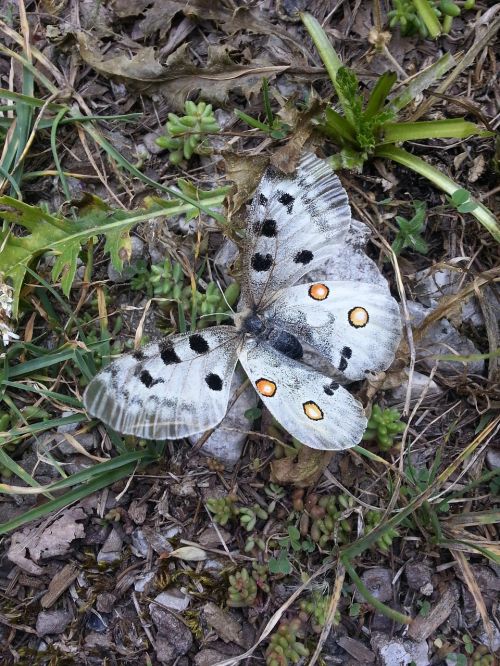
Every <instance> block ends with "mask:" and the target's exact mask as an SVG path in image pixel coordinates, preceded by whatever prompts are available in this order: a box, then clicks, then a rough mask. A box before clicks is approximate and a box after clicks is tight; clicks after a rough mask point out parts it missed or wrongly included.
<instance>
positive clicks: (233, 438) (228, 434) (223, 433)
mask: <svg viewBox="0 0 500 666" xmlns="http://www.w3.org/2000/svg"><path fill="white" fill-rule="evenodd" d="M243 381H244V376H243V374H242V373H240V372H238V371H237V372H235V373H234V377H233V381H232V383H231V393H230V398H229V404H231V401H232V400H233V398H234V396H235V394H236V392H237V391H238V389H239V388H240V387H241V384H242V383H243ZM256 405H257V393H256V391H255V390H254V389H253V388H252V386H248V387H247V388H246V389H245V390H244V391H243V393H242V394H241V395H240V396H239V397H238V399H237V400H236V402H235V403H234V404H233V405H232V407H231V408H230V409H229V411H228V412H227V414H226V416H225V417H224V418H223V419H222V421H221V423H219V425H218V426H216V428H215V430H214V432H213V433H212V434H211V435H210V436H209V438H208V439H207V441H206V442H205V443H204V444H203V447H202V449H201V452H202V453H204V454H206V455H209V456H212V457H213V458H216V459H217V460H220V461H221V462H222V463H223V464H224V466H225V467H227V468H228V469H232V468H233V467H234V466H235V465H236V463H237V462H238V460H239V459H240V457H241V452H242V451H243V447H244V445H245V442H246V440H247V432H248V431H249V430H251V429H252V424H251V422H250V421H249V420H248V419H247V418H246V417H245V412H247V411H248V410H249V409H252V408H254V407H256ZM201 436H202V435H193V436H192V437H190V438H189V441H190V442H191V444H193V445H195V444H196V443H197V442H198V440H199V439H200V437H201Z"/></svg>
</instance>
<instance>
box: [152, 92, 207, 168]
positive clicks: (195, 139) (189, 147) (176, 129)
mask: <svg viewBox="0 0 500 666" xmlns="http://www.w3.org/2000/svg"><path fill="white" fill-rule="evenodd" d="M184 112H185V115H184V116H177V115H176V114H175V113H169V114H168V122H167V124H166V127H165V134H164V136H160V137H158V138H157V139H156V143H157V145H158V146H160V148H166V149H167V150H168V151H169V152H170V155H169V159H170V162H171V163H172V164H180V162H182V161H183V160H189V159H190V158H191V157H192V156H193V154H195V153H196V154H198V155H207V154H209V153H210V150H209V149H208V148H207V146H206V145H204V138H205V135H206V134H210V133H213V132H218V131H219V129H220V128H219V125H218V124H217V121H216V120H215V116H214V114H213V111H212V105H211V104H206V103H205V102H199V103H198V104H195V103H194V102H190V101H188V102H186V103H185V104H184Z"/></svg>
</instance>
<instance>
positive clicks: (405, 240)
mask: <svg viewBox="0 0 500 666" xmlns="http://www.w3.org/2000/svg"><path fill="white" fill-rule="evenodd" d="M413 208H414V211H415V212H414V214H413V217H412V218H411V219H410V220H407V219H406V217H401V216H400V215H397V216H396V222H397V223H398V226H399V231H398V233H397V235H396V238H395V239H394V241H393V243H392V245H391V247H392V250H393V252H394V254H396V255H400V254H401V252H402V251H403V250H404V249H405V248H410V249H412V250H415V252H420V254H427V252H428V251H429V246H428V245H427V242H426V241H425V240H424V239H423V238H422V235H421V234H422V232H423V230H424V227H425V220H426V209H427V207H426V205H425V203H424V202H423V201H414V202H413Z"/></svg>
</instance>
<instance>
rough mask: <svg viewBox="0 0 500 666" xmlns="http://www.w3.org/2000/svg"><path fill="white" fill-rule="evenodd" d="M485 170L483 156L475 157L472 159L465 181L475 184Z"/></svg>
mask: <svg viewBox="0 0 500 666" xmlns="http://www.w3.org/2000/svg"><path fill="white" fill-rule="evenodd" d="M485 168H486V161H485V159H484V155H483V154H482V153H480V154H479V155H478V156H477V157H475V158H474V162H473V164H472V169H470V171H469V173H468V174H467V180H468V181H469V183H475V182H476V180H478V178H480V177H481V176H482V175H483V173H484V170H485Z"/></svg>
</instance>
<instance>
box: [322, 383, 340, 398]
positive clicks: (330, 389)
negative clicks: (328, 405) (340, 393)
mask: <svg viewBox="0 0 500 666" xmlns="http://www.w3.org/2000/svg"><path fill="white" fill-rule="evenodd" d="M338 387H339V385H338V384H337V382H330V384H325V386H323V391H324V392H325V393H326V395H333V394H334V393H335V391H336V390H337V389H338Z"/></svg>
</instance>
